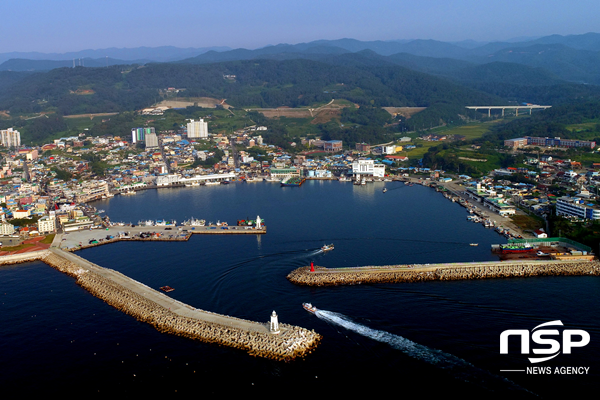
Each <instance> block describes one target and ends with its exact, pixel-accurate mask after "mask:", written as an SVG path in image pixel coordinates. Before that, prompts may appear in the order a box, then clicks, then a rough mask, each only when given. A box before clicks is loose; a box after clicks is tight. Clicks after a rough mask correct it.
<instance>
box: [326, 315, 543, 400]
mask: <svg viewBox="0 0 600 400" xmlns="http://www.w3.org/2000/svg"><path fill="white" fill-rule="evenodd" d="M315 315H316V316H317V317H319V318H320V319H322V320H324V321H327V322H329V323H332V324H334V325H338V326H341V327H343V328H346V329H348V330H351V331H353V332H356V333H358V334H360V335H362V336H365V337H368V338H370V339H373V340H376V341H378V342H381V343H387V344H389V345H390V346H391V347H392V348H394V349H396V350H400V351H402V352H403V353H404V354H406V355H408V356H410V357H412V358H415V359H417V360H421V361H425V362H427V363H429V364H432V365H435V366H436V367H438V368H442V369H444V370H448V371H450V372H451V373H452V375H453V376H454V377H455V378H457V379H461V380H464V381H466V382H470V383H474V384H477V385H479V386H482V387H484V388H486V389H488V390H494V389H505V390H506V389H510V390H525V389H523V388H521V387H519V386H518V385H516V384H515V383H513V382H511V381H509V380H508V379H506V378H503V377H501V376H498V375H494V374H491V373H489V372H487V371H485V370H482V369H480V368H477V367H476V366H474V365H473V364H471V363H469V362H468V361H465V360H463V359H462V358H459V357H456V356H454V355H452V354H448V353H444V352H443V351H441V350H436V349H431V348H429V347H427V346H424V345H421V344H418V343H415V342H413V341H412V340H409V339H407V338H405V337H402V336H399V335H394V334H392V333H389V332H385V331H380V330H377V329H371V328H369V327H367V326H364V325H361V324H357V323H356V322H353V321H352V320H350V319H349V318H348V317H346V316H345V315H343V314H338V313H335V312H331V311H326V310H317V311H316V312H315ZM532 394H533V393H532Z"/></svg>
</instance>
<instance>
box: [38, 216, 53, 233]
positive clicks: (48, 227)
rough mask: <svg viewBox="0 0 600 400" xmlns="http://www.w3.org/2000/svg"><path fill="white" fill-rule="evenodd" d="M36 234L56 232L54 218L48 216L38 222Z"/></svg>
mask: <svg viewBox="0 0 600 400" xmlns="http://www.w3.org/2000/svg"><path fill="white" fill-rule="evenodd" d="M37 225H38V232H39V233H54V232H56V218H54V217H50V216H48V215H46V216H44V217H42V218H40V219H39V220H38V223H37Z"/></svg>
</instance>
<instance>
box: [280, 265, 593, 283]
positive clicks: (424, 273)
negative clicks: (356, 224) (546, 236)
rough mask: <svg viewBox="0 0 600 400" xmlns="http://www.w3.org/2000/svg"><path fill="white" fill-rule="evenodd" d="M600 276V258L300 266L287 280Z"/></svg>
mask: <svg viewBox="0 0 600 400" xmlns="http://www.w3.org/2000/svg"><path fill="white" fill-rule="evenodd" d="M558 275H595V276H598V275H600V262H599V261H548V262H518V263H510V264H508V263H473V265H468V263H463V264H461V265H460V266H456V265H451V264H449V265H447V266H444V265H443V264H437V265H435V266H427V267H419V268H414V267H413V266H409V265H391V266H383V267H356V268H339V269H328V268H324V267H317V266H315V267H314V272H311V270H310V267H301V268H298V269H295V270H294V271H292V272H290V273H289V274H288V276H287V279H288V280H289V281H290V282H292V283H294V284H296V285H304V286H338V285H360V284H369V283H406V282H424V281H451V280H464V279H492V278H510V277H529V276H558Z"/></svg>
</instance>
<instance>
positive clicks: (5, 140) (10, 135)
mask: <svg viewBox="0 0 600 400" xmlns="http://www.w3.org/2000/svg"><path fill="white" fill-rule="evenodd" d="M0 141H1V143H2V146H4V147H19V146H20V145H21V133H20V132H19V131H16V130H14V129H13V128H8V129H3V130H0Z"/></svg>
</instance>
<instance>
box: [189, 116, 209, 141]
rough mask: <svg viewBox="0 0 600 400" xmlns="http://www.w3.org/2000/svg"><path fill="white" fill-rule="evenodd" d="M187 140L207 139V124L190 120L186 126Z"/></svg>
mask: <svg viewBox="0 0 600 400" xmlns="http://www.w3.org/2000/svg"><path fill="white" fill-rule="evenodd" d="M187 134H188V138H207V137H208V122H204V120H203V119H202V118H201V119H200V121H194V120H193V119H192V120H190V122H188V124H187Z"/></svg>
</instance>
